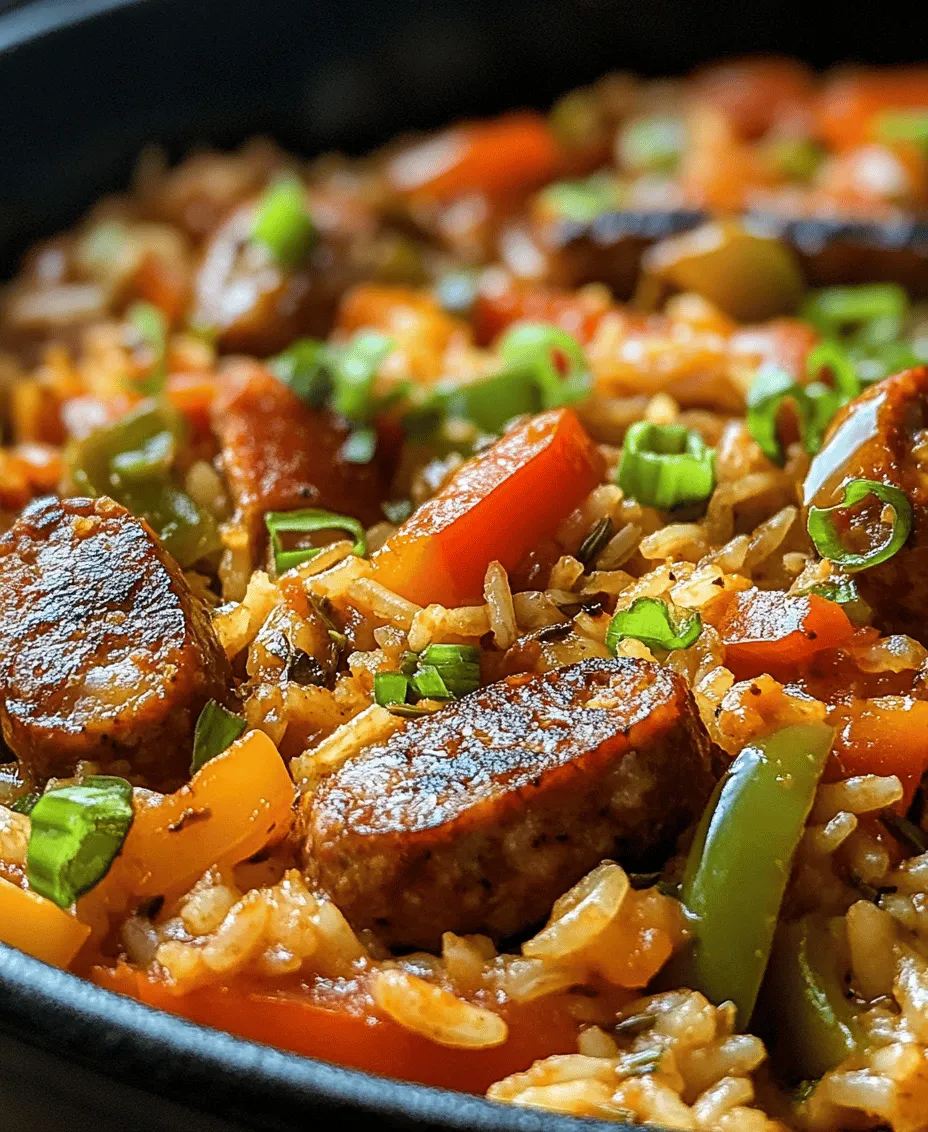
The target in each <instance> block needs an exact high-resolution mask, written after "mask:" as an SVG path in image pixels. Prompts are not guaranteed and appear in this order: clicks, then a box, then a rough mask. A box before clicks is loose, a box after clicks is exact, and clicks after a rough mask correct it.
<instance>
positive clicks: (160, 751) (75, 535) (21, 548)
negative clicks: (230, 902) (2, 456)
mask: <svg viewBox="0 0 928 1132" xmlns="http://www.w3.org/2000/svg"><path fill="white" fill-rule="evenodd" d="M232 688H233V682H232V673H231V671H230V668H229V664H228V661H227V660H226V657H225V653H224V652H223V651H222V648H221V647H220V645H219V642H218V640H217V639H216V636H215V633H214V632H213V629H212V626H211V625H210V622H209V617H208V615H207V613H206V610H205V609H204V607H203V606H202V604H201V603H200V602H199V600H198V599H197V598H196V597H194V595H193V594H192V593H191V591H190V588H189V587H188V585H187V583H186V581H185V579H184V576H183V574H182V573H181V571H180V568H179V567H178V566H177V564H176V563H175V562H174V561H173V559H172V558H170V556H169V555H168V554H167V553H166V552H165V551H164V549H163V548H162V547H161V545H160V544H159V543H158V541H157V540H156V538H155V536H154V535H153V534H152V532H151V530H150V529H149V527H148V525H147V524H146V523H144V522H143V521H141V520H139V519H136V518H134V517H133V516H132V515H130V514H129V512H128V511H126V509H125V508H124V507H121V506H120V505H119V504H118V503H114V502H113V500H111V499H106V498H103V499H65V500H61V499H50V498H45V499H40V500H37V501H36V502H35V503H32V504H30V506H28V507H27V508H26V509H25V510H24V511H23V513H22V514H21V515H20V517H19V518H18V519H17V520H16V522H15V523H14V524H13V527H12V528H11V529H10V530H9V531H8V532H7V533H6V534H5V535H4V536H3V538H0V722H2V727H3V737H4V739H5V740H6V742H7V743H8V744H9V746H10V748H11V749H12V750H13V751H14V753H15V754H16V755H17V757H18V758H19V759H20V761H21V762H22V763H23V764H24V768H25V770H26V771H27V772H31V775H32V776H33V777H34V778H36V779H38V780H40V781H41V780H43V779H45V778H47V777H48V776H50V775H68V774H72V773H73V772H74V769H75V767H76V765H77V763H78V762H79V761H80V760H83V759H90V760H93V761H95V762H99V763H101V764H102V765H103V766H104V767H106V766H108V765H110V764H112V763H114V762H116V761H118V760H127V761H128V762H129V763H130V764H131V766H132V769H133V772H134V773H135V775H136V776H137V777H138V778H139V779H141V780H143V781H144V782H145V783H146V784H148V785H151V786H155V787H158V788H162V789H164V788H172V787H174V786H177V785H179V784H180V783H181V782H182V781H183V780H184V779H185V778H186V777H187V776H188V773H189V765H190V754H191V742H192V738H193V730H194V726H195V724H196V720H197V716H198V714H199V712H200V709H201V708H202V707H203V705H204V704H205V703H206V701H207V700H209V699H217V700H219V701H221V702H225V703H229V699H230V696H232V695H233V693H232Z"/></svg>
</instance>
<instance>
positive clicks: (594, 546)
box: [577, 515, 615, 566]
mask: <svg viewBox="0 0 928 1132" xmlns="http://www.w3.org/2000/svg"><path fill="white" fill-rule="evenodd" d="M614 530H615V526H614V524H613V522H612V520H611V519H610V518H609V516H608V515H604V516H603V517H602V518H601V519H600V520H599V521H598V522H596V523H594V524H593V526H592V528H591V529H590V532H589V534H588V535H587V536H586V538H585V539H584V540H583V542H581V543H580V546H579V548H578V550H577V558H578V559H579V560H580V561H581V562H582V563H583V565H584V566H589V565H590V564H591V563H593V562H595V561H596V559H597V557H598V556H599V554H600V552H601V551H602V550H603V548H604V547H605V545H606V543H607V542H608V541H609V540H610V539H611V538H612V533H613V531H614Z"/></svg>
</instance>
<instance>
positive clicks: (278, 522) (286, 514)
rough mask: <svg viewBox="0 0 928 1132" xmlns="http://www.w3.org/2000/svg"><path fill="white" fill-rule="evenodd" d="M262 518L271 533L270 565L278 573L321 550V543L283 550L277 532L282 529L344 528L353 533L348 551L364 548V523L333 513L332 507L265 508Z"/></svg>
mask: <svg viewBox="0 0 928 1132" xmlns="http://www.w3.org/2000/svg"><path fill="white" fill-rule="evenodd" d="M264 522H265V524H266V526H267V529H268V532H269V533H270V536H271V550H272V552H273V554H274V569H275V570H276V572H277V573H278V574H283V573H286V571H287V570H292V569H293V568H294V566H300V565H301V564H302V563H304V562H308V561H309V560H310V559H311V558H315V557H316V555H317V554H321V553H322V550H323V547H321V546H308V547H304V548H301V549H298V550H285V549H284V547H283V544H282V542H281V538H280V536H281V535H282V534H284V533H288V534H300V535H308V534H313V533H314V532H316V531H347V532H348V534H350V535H352V536H354V546H353V547H352V548H351V552H352V554H357V555H358V556H359V557H363V555H364V554H365V553H366V552H367V541H366V539H365V537H364V527H362V526H361V524H360V523H359V522H358V520H357V519H354V518H352V517H351V516H350V515H336V514H335V512H334V511H323V510H322V509H321V508H318V507H309V508H307V509H306V510H304V511H269V512H268V513H267V514H266V515H265V516H264Z"/></svg>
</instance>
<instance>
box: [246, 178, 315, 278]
mask: <svg viewBox="0 0 928 1132" xmlns="http://www.w3.org/2000/svg"><path fill="white" fill-rule="evenodd" d="M251 238H252V239H253V240H255V241H256V242H257V243H259V244H263V245H264V247H266V248H267V249H268V251H269V252H270V253H271V255H272V256H273V257H274V259H275V260H276V261H277V262H278V263H279V264H280V265H281V267H286V268H293V267H297V266H298V265H299V264H300V263H302V262H303V260H304V259H305V258H306V256H307V255H309V253H310V251H311V250H312V247H313V244H314V243H315V241H316V226H315V224H313V221H312V217H311V216H310V215H309V210H308V209H307V207H306V194H305V191H304V189H303V185H302V184H301V183H300V181H299V180H298V179H297V178H296V177H283V178H281V179H280V180H279V181H275V182H274V184H273V185H271V186H270V187H269V188H268V189H266V190H265V192H264V195H263V196H262V197H261V199H260V201H259V202H258V207H257V210H256V212H255V218H254V221H253V222H252V226H251Z"/></svg>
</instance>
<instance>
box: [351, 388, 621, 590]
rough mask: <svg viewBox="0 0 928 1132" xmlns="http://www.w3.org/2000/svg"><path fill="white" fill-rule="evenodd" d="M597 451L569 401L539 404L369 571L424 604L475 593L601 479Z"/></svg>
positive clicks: (553, 527) (414, 521) (510, 565)
mask: <svg viewBox="0 0 928 1132" xmlns="http://www.w3.org/2000/svg"><path fill="white" fill-rule="evenodd" d="M602 476H603V460H602V457H601V456H600V454H599V452H598V450H597V449H596V446H595V445H594V444H593V442H592V441H591V440H590V438H589V437H588V436H587V435H586V433H585V432H584V431H583V428H582V427H581V425H580V422H579V421H578V420H577V417H576V416H575V414H574V413H573V412H572V411H571V410H570V409H558V410H551V411H549V412H546V413H542V414H540V415H539V416H537V417H534V418H533V419H532V420H530V421H527V422H526V423H525V424H524V425H521V426H520V427H519V428H516V429H514V430H513V431H512V432H510V433H508V434H507V435H506V436H504V437H503V438H502V439H501V440H499V441H497V442H496V444H494V445H493V447H492V448H488V449H487V450H486V451H485V452H482V453H481V454H480V455H479V456H477V457H476V458H475V459H473V460H471V461H469V462H468V463H467V464H465V465H464V467H462V468H461V470H460V471H459V472H458V473H457V475H456V476H455V477H454V478H453V479H452V480H451V482H450V483H449V484H448V485H447V486H446V487H445V488H443V489H442V490H441V491H440V492H439V493H438V494H437V495H436V496H434V497H433V498H432V499H430V500H429V501H428V502H427V503H425V504H423V506H422V507H420V508H419V509H418V511H416V512H415V514H413V516H412V517H411V518H410V519H409V520H408V521H407V522H406V523H404V524H403V526H402V527H401V528H400V530H399V531H398V532H397V533H396V534H395V535H394V536H393V537H392V538H391V539H389V540H388V541H387V543H386V544H385V545H384V546H383V547H382V548H381V549H380V550H379V551H378V552H377V553H376V554H375V555H374V558H373V560H372V564H373V567H374V578H375V579H376V580H377V581H378V582H380V583H381V584H382V585H384V586H386V587H387V588H388V589H391V590H395V591H396V592H397V593H399V594H402V596H403V597H405V598H407V599H408V600H410V601H415V602H418V603H419V604H420V605H428V604H429V603H430V602H438V603H440V604H442V605H464V604H467V603H468V602H473V601H475V600H477V599H479V597H480V594H481V591H482V587H483V579H484V574H485V573H486V569H487V566H488V565H489V564H490V562H492V561H494V560H496V561H498V562H500V563H501V564H502V565H503V566H504V567H505V568H506V569H507V570H512V569H514V567H515V566H517V565H518V563H519V561H520V560H521V559H522V557H523V556H524V555H525V554H527V553H528V551H529V550H531V548H532V547H533V546H535V545H537V544H538V543H539V542H540V541H541V540H543V539H545V538H547V537H549V536H550V535H552V534H553V533H554V531H555V530H556V529H557V527H558V525H559V523H560V522H561V520H562V519H564V518H565V517H566V516H567V515H568V514H569V513H570V512H571V511H572V510H573V508H574V507H576V506H577V505H578V504H579V503H580V502H581V501H582V500H583V499H584V497H585V496H586V495H587V494H588V493H589V492H590V491H591V490H592V489H593V487H595V486H596V484H597V483H599V482H600V480H601V479H602Z"/></svg>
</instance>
